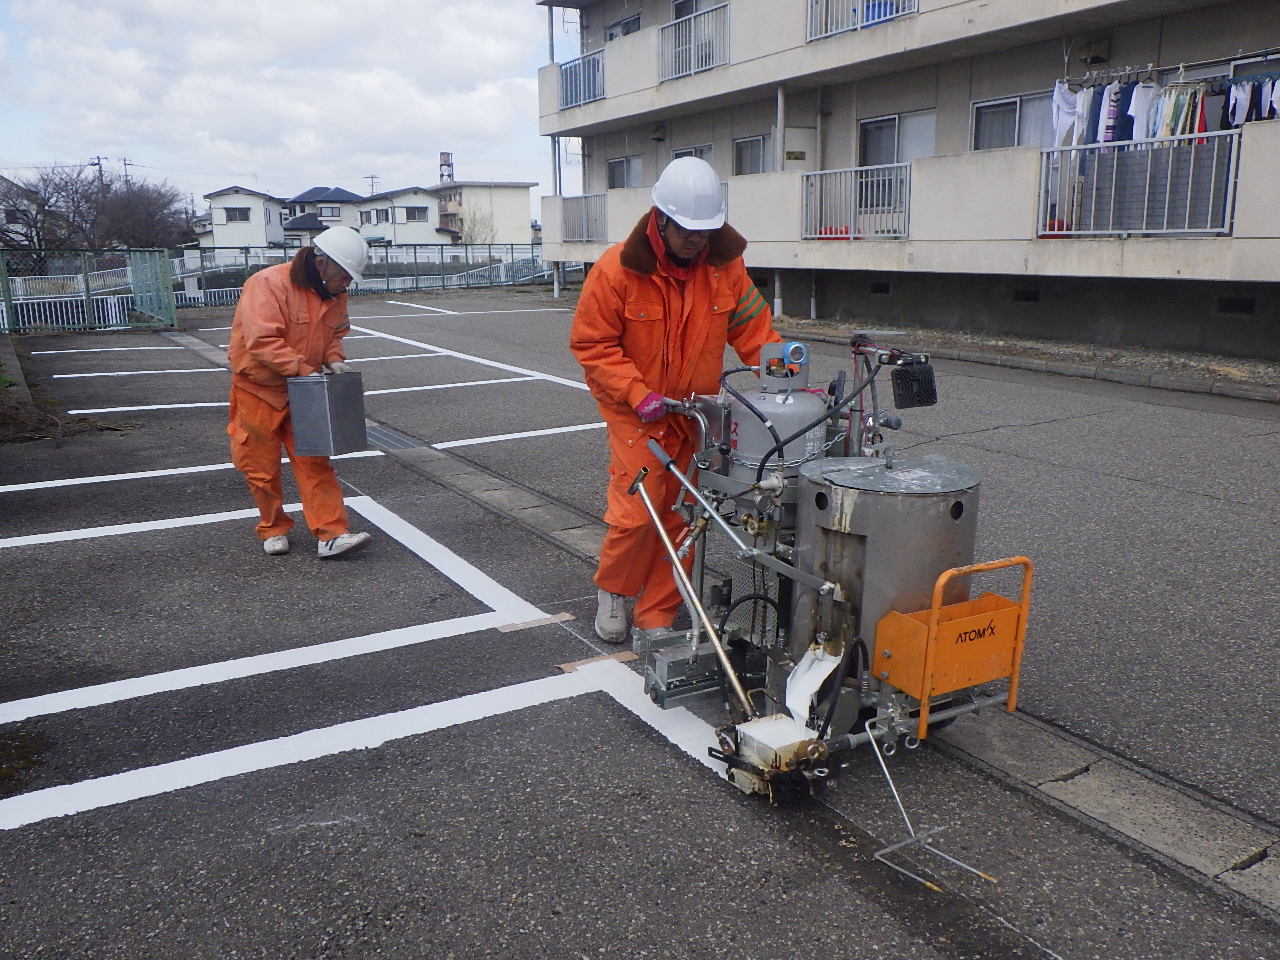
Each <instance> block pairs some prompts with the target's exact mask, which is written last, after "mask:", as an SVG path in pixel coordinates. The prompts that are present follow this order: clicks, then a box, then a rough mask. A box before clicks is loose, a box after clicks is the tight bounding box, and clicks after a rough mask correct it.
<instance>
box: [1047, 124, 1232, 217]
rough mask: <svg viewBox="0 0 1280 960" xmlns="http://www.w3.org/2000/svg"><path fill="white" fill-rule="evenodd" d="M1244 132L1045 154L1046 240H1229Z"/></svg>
mask: <svg viewBox="0 0 1280 960" xmlns="http://www.w3.org/2000/svg"><path fill="white" fill-rule="evenodd" d="M1239 165H1240V131H1239V130H1223V131H1221V132H1218V133H1195V134H1189V135H1187V136H1180V137H1164V138H1160V139H1156V140H1134V141H1126V142H1123V143H1106V144H1092V145H1089V146H1081V147H1063V148H1060V149H1056V150H1046V151H1044V154H1043V156H1042V158H1041V163H1040V231H1039V232H1040V234H1041V235H1042V236H1116V235H1126V234H1188V233H1218V234H1225V233H1230V232H1231V228H1232V220H1233V214H1234V206H1235V191H1236V178H1237V173H1238V169H1239Z"/></svg>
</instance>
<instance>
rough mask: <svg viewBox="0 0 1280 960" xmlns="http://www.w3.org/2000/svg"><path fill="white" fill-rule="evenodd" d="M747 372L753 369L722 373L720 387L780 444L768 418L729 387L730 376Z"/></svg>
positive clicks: (779, 439)
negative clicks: (754, 417)
mask: <svg viewBox="0 0 1280 960" xmlns="http://www.w3.org/2000/svg"><path fill="white" fill-rule="evenodd" d="M748 371H750V372H755V367H734V368H733V369H732V370H726V371H725V372H724V373H722V374H720V386H722V387H724V388H725V390H727V391H729V394H730V395H731V396H732V397H733V398H734V399H736V400H737V401H738V402H739V403H740V404H742V405H743V406H744V407H746V408H747V409H748V410H750V411H751V412H752V413H754V414H755V415H756V419H758V420H759V421H760V422H761V423H763V424H764V426H765V429H766V430H768V431H769V436H771V437H773V440H774V442H775V443H781V442H782V440H781V438H780V437H779V436H778V429H777V427H775V426H774V425H773V424H772V423H771V422H770V420H769V418H768V417H766V416H765V415H764V414H763V413H761V412H760V411H759V410H757V409H756V407H755V406H754V405H753V404H752V403H751V401H750V400H748V399H747V398H746V397H744V396H743V395H742V394H740V393H739V392H738V391H737V390H735V389H733V387H731V386H729V375H730V374H733V373H746V372H748ZM759 479H760V478H759V477H756V480H759Z"/></svg>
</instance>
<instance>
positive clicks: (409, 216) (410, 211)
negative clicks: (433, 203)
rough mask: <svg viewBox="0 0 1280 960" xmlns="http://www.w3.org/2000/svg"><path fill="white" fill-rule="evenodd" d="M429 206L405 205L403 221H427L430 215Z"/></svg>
mask: <svg viewBox="0 0 1280 960" xmlns="http://www.w3.org/2000/svg"><path fill="white" fill-rule="evenodd" d="M430 213H431V208H430V207H405V208H404V222H405V223H427V222H428V221H430V219H431V216H430Z"/></svg>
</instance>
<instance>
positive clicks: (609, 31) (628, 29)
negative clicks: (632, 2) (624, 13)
mask: <svg viewBox="0 0 1280 960" xmlns="http://www.w3.org/2000/svg"><path fill="white" fill-rule="evenodd" d="M639 29H640V14H638V13H637V14H636V15H635V16H632V17H626V18H624V19H622V20H615V21H613V23H611V24H609V25H608V26H607V27H605V28H604V38H605V40H606V41H609V40H617V39H618V38H619V37H625V36H626V35H627V34H629V33H635V32H636V31H637V30H639Z"/></svg>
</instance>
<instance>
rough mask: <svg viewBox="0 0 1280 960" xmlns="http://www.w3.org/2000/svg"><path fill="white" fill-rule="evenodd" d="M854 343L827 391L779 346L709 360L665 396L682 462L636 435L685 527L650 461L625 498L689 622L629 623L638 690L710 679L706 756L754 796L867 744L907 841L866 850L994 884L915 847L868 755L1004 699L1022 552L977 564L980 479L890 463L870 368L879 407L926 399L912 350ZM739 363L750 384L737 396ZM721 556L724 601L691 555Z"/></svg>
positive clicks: (924, 374)
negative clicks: (714, 699)
mask: <svg viewBox="0 0 1280 960" xmlns="http://www.w3.org/2000/svg"><path fill="white" fill-rule="evenodd" d="M851 347H852V364H853V370H852V377H847V376H846V374H845V373H844V372H841V373H840V374H839V375H838V376H837V377H836V378H835V380H833V381H832V382H831V383H830V384H829V385H828V387H827V388H826V390H825V391H824V390H821V389H810V387H809V351H808V348H807V347H806V346H805V345H804V344H803V343H798V342H792V343H785V344H770V345H768V346H766V347H765V348H764V350H762V352H761V357H760V366H759V367H738V368H735V369H732V370H729V371H726V372H725V374H724V375H723V376H722V377H721V386H722V388H723V389H722V391H721V393H720V394H719V395H717V396H693V397H690V398H687V399H684V400H675V399H668V400H667V408H668V411H669V415H682V416H684V417H687V418H689V419H691V420H692V421H694V423H695V424H696V431H697V452H696V453H695V454H694V457H693V461H692V462H691V463H689V464H677V463H675V462H674V461H673V460H672V459H671V458H670V457H669V456H668V455H667V454H666V452H665V451H663V449H662V448H661V446H659V445H658V443H657V442H656V441H650V443H649V449H650V451H651V452H652V453H653V454H654V456H655V457H657V459H658V462H659V463H660V464H662V466H663V468H664V469H667V470H670V471H671V472H672V473H673V474H674V475H675V476H676V477H678V478H679V481H680V485H681V496H680V499H679V501H678V502H677V503H676V504H675V505H673V506H672V507H671V509H676V510H680V511H682V512H683V513H684V514H685V517H686V519H687V520H688V521H689V527H688V530H687V531H686V533H685V535H684V536H683V538H682V539H681V540H680V541H679V542H676V543H673V542H672V541H671V539H670V538H669V537H668V536H667V534H666V532H665V531H664V529H663V526H662V523H661V519H660V517H659V513H658V510H659V509H664V508H666V505H658V504H655V503H654V502H653V501H652V499H651V497H650V495H649V492H648V491H647V490H646V489H645V478H646V477H647V475H648V471H647V470H642V471H641V472H640V474H639V475H638V476H637V477H636V480H635V482H634V483H633V484H632V486H631V493H632V494H634V495H638V496H640V497H641V498H642V499H643V501H644V504H645V507H646V509H647V511H648V513H649V516H650V519H651V520H652V521H653V523H654V526H655V527H656V529H657V531H658V534H659V536H660V537H661V539H662V542H663V545H664V548H665V550H666V551H667V555H668V557H669V559H670V560H671V562H672V565H673V570H674V572H675V575H676V581H677V585H678V586H679V588H680V591H681V594H682V595H683V598H684V601H685V604H686V606H687V607H688V609H689V612H690V617H691V621H692V626H691V628H690V629H688V630H683V629H681V630H676V629H672V630H668V631H658V632H653V631H646V632H644V633H636V634H633V636H634V646H635V648H636V650H637V652H640V653H642V654H643V655H644V657H645V689H646V691H647V692H648V694H649V696H650V697H651V698H652V699H653V701H654V702H655V703H657V704H659V705H661V706H668V705H671V704H673V703H675V702H678V701H679V700H681V699H682V698H684V697H687V696H691V695H694V694H699V693H703V692H706V691H708V690H716V689H719V690H721V691H722V692H723V694H724V698H725V704H726V713H727V722H726V723H725V725H724V726H722V727H720V728H719V729H718V730H717V740H718V748H713V749H712V750H711V755H712V757H714V758H715V759H717V760H719V761H721V762H722V763H724V764H725V766H726V772H725V775H726V777H727V779H728V780H729V781H730V782H731V783H733V784H734V785H735V786H737V787H738V788H739V789H741V790H742V791H743V792H745V793H748V794H760V795H763V796H764V797H767V798H768V799H769V801H770V802H771V803H778V802H782V801H785V800H787V799H790V798H795V797H801V796H812V795H815V794H817V793H818V792H819V791H820V790H821V789H822V788H823V787H824V786H825V785H826V784H827V783H828V782H829V781H830V780H831V778H833V777H834V776H835V775H836V774H837V773H838V771H839V770H840V768H841V767H842V766H844V765H846V764H847V762H848V759H849V756H850V754H851V753H852V752H853V751H854V750H855V749H856V748H858V747H860V746H862V745H863V744H867V745H869V746H870V748H871V750H872V751H873V752H874V753H875V756H876V759H877V761H878V763H879V765H880V768H881V770H882V772H883V773H884V776H885V778H886V779H887V781H888V783H889V787H890V790H891V791H892V793H893V797H894V800H895V803H896V804H897V807H898V810H899V812H900V813H901V815H902V818H903V820H904V821H905V822H906V827H907V833H908V836H907V839H905V840H903V841H901V842H899V843H895V844H891V845H890V846H889V847H886V848H885V849H884V850H881V851H879V852H877V854H876V857H877V859H881V860H883V862H885V863H886V864H888V865H889V866H891V867H893V868H894V869H896V870H899V871H901V872H902V873H905V874H907V875H908V876H910V877H912V878H913V879H915V880H918V881H919V882H921V883H924V884H926V885H928V886H930V887H933V884H931V883H929V882H928V881H927V880H924V879H923V878H922V877H920V876H918V875H916V874H915V873H912V872H911V871H909V870H907V869H905V868H904V867H901V866H899V865H897V864H894V863H892V862H890V861H889V860H887V859H885V857H886V856H887V855H888V854H890V853H893V852H895V851H898V850H901V849H903V848H904V847H907V846H914V847H917V848H920V849H924V850H926V851H928V852H929V853H932V854H936V855H937V856H940V857H942V858H944V859H946V860H948V861H949V862H951V863H953V864H955V865H957V866H960V867H963V868H964V869H966V870H969V871H971V872H973V873H975V874H978V875H979V876H982V877H984V878H986V879H991V878H990V877H988V876H987V875H986V874H984V873H981V871H978V870H975V869H974V868H972V867H970V866H968V865H967V864H963V863H961V862H960V861H958V860H956V859H955V858H953V857H950V856H948V855H947V854H945V853H943V852H942V851H940V850H938V849H937V848H935V847H933V846H931V845H930V843H929V839H930V837H931V836H932V835H933V834H934V833H936V832H937V831H936V830H928V831H923V832H919V833H917V831H916V830H915V828H914V827H913V826H912V823H911V820H910V818H909V817H908V815H907V812H906V809H905V808H904V807H903V804H902V801H901V799H900V797H899V795H898V792H897V790H896V788H895V787H894V785H893V780H892V778H891V777H890V776H889V769H888V766H887V765H886V763H885V758H886V757H888V756H891V755H892V754H893V753H894V752H895V751H896V750H897V749H898V746H899V745H900V744H901V745H902V746H903V747H905V748H907V749H913V748H915V747H918V746H919V744H920V742H921V741H922V740H924V739H925V738H926V737H927V736H928V735H929V731H930V730H931V729H938V728H939V727H941V726H943V725H945V724H946V723H947V722H949V721H950V720H952V719H954V718H955V717H957V716H960V715H961V714H965V713H972V712H975V711H977V710H980V709H982V708H984V707H992V706H996V705H1001V704H1003V705H1004V707H1005V708H1006V709H1007V710H1010V711H1012V710H1013V709H1014V708H1015V707H1016V705H1017V695H1018V672H1019V666H1020V663H1021V658H1022V648H1023V640H1024V637H1025V633H1026V625H1027V613H1028V606H1029V602H1030V594H1031V579H1032V563H1031V561H1030V560H1029V559H1027V558H1026V557H1020V556H1019V557H1010V558H1008V559H1003V560H995V561H991V562H985V563H975V562H974V544H975V539H976V533H977V523H978V487H979V480H980V478H979V475H978V473H977V472H976V471H974V470H973V469H971V468H969V467H967V466H965V465H963V464H960V463H956V462H954V461H952V460H949V459H947V458H945V457H942V456H938V455H933V454H926V455H922V456H898V455H897V453H896V452H895V450H894V448H893V447H892V446H891V445H890V444H887V443H886V442H885V439H884V433H883V432H884V431H885V430H896V429H898V428H899V427H901V419H900V418H899V417H897V416H894V415H891V414H888V413H886V412H885V411H884V410H883V409H882V407H881V402H880V391H879V389H878V387H879V386H880V385H881V383H880V382H879V376H880V374H881V372H882V371H883V370H885V369H888V370H889V371H890V374H889V379H890V382H891V385H892V392H893V398H894V405H895V407H897V408H898V409H906V408H911V407H919V406H929V405H932V404H935V403H936V402H937V390H936V385H935V379H934V374H933V368H932V367H931V366H930V363H929V356H928V355H927V354H916V353H908V352H906V351H903V350H899V349H895V348H886V347H881V346H878V345H876V344H875V343H874V342H872V340H871V339H870V338H869V337H867V336H864V335H857V336H855V337H854V338H853V339H852V341H851ZM747 373H756V374H758V376H759V379H758V382H756V383H753V384H751V386H750V387H749V388H746V389H737V388H735V386H734V385H733V384H732V382H731V381H732V379H733V378H734V377H735V376H737V375H739V374H747ZM746 380H747V378H746V377H741V378H740V381H743V382H745V381H746ZM695 467H696V473H697V479H696V482H695V481H694V480H692V479H690V478H691V477H692V476H693V475H694V473H695ZM713 534H714V537H713ZM721 536H723V538H724V540H721V539H720V537H721ZM723 548H727V550H728V552H729V554H731V557H730V559H729V560H728V562H729V563H734V562H735V561H737V562H739V563H745V564H746V566H747V568H748V571H749V577H750V583H751V588H750V590H749V591H747V592H742V593H740V595H738V596H735V595H734V592H735V587H734V578H732V577H730V578H724V577H721V576H720V575H719V574H717V573H715V571H714V570H713V568H712V566H711V564H710V563H708V553H709V552H716V551H719V550H721V549H723ZM712 562H713V563H719V562H720V558H719V556H718V554H717V556H716V557H713V558H712ZM686 566H689V567H690V568H691V572H688V573H687V572H686ZM1014 567H1020V568H1021V574H1022V576H1021V591H1020V596H1019V597H1018V599H1016V600H1015V599H1009V598H1006V597H1003V596H1000V595H999V594H996V593H992V592H989V591H988V592H984V593H981V594H980V595H978V596H976V597H972V596H971V595H970V590H969V583H970V578H972V577H973V576H974V575H977V574H983V573H988V572H992V571H998V570H1003V569H1005V568H1014ZM743 579H744V578H743V577H742V575H741V573H740V574H739V582H740V583H741V582H743ZM1002 681H1007V684H1006V683H1002ZM935 889H936V888H935Z"/></svg>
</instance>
